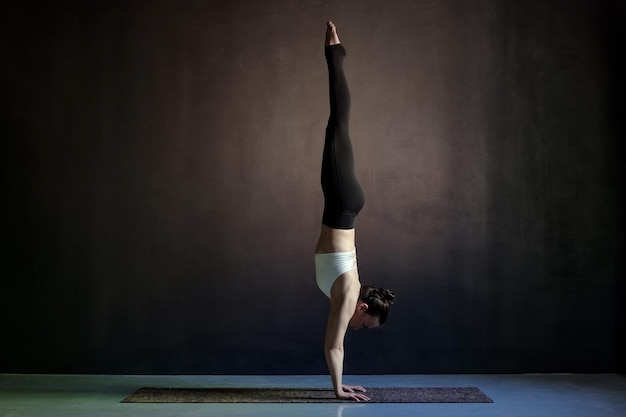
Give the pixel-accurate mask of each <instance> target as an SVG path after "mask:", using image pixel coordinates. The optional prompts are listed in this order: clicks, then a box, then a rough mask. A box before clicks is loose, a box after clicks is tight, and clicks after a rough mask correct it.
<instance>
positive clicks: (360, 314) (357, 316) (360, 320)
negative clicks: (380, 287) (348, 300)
mask: <svg viewBox="0 0 626 417" xmlns="http://www.w3.org/2000/svg"><path fill="white" fill-rule="evenodd" d="M366 311H367V304H365V303H364V302H362V301H359V303H358V304H357V305H356V309H355V311H354V314H353V315H352V318H351V319H350V322H349V323H348V325H349V326H350V327H352V328H353V329H354V330H359V329H372V328H374V327H378V326H379V324H380V322H379V319H378V317H376V316H371V315H369V314H367V313H366Z"/></svg>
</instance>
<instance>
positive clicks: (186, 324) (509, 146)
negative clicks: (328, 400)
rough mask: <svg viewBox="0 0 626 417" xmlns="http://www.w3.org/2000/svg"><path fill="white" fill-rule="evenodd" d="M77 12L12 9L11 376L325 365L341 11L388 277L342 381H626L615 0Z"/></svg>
mask: <svg viewBox="0 0 626 417" xmlns="http://www.w3.org/2000/svg"><path fill="white" fill-rule="evenodd" d="M83 3H84V2H78V1H76V2H73V3H71V2H55V3H50V4H43V3H40V4H37V3H33V2H30V3H28V4H26V5H23V6H13V9H12V10H10V11H9V12H7V13H5V15H4V16H3V18H2V20H3V22H2V29H1V31H2V40H1V41H0V45H1V47H2V57H3V61H4V62H3V64H2V66H1V69H0V71H1V72H0V74H1V76H2V84H1V85H2V88H3V97H4V100H3V101H4V102H3V110H2V114H3V116H2V136H3V137H4V139H3V143H4V145H3V153H4V158H3V159H4V161H5V162H4V163H3V182H4V193H5V198H4V199H3V200H4V204H3V205H4V208H5V210H6V215H5V220H6V221H5V226H4V227H3V230H4V232H3V236H4V241H5V245H6V246H5V249H4V250H3V251H2V255H1V256H2V287H1V288H2V291H1V293H0V294H1V295H0V299H1V305H0V313H1V314H2V317H3V319H2V320H3V331H2V343H0V372H25V373H26V372H41V373H47V372H54V373H73V372H80V373H200V374H202V373H243V374H254V373H267V374H273V373H324V372H326V366H325V363H324V358H323V352H322V339H323V333H324V326H325V314H326V310H327V303H328V302H327V300H326V299H325V297H324V296H323V295H322V294H321V293H320V292H319V290H318V289H317V287H316V285H315V282H314V270H313V255H312V253H313V248H314V244H315V241H316V238H317V233H318V231H319V223H320V218H321V208H322V201H321V198H322V195H321V190H320V187H319V165H320V162H321V149H322V143H323V132H324V127H325V123H326V118H327V114H328V103H327V86H326V81H327V78H326V68H325V63H324V58H323V49H322V44H323V38H324V27H325V26H324V25H325V21H326V20H327V19H328V18H332V19H333V20H335V21H336V23H337V25H338V27H339V31H340V36H341V39H342V41H343V43H344V45H345V46H346V48H347V49H348V53H349V57H348V60H347V61H346V70H347V73H348V77H349V81H350V84H351V88H352V98H353V113H352V115H353V117H352V129H351V130H352V135H353V142H354V147H355V152H356V157H357V165H358V175H359V177H360V178H361V180H362V183H363V186H364V189H365V192H366V197H367V204H366V207H365V209H364V210H363V211H362V213H361V216H360V217H359V220H358V224H357V231H358V233H357V246H358V251H359V267H360V274H361V278H362V281H364V282H366V283H373V284H377V285H380V286H386V287H389V288H392V289H394V290H395V291H396V293H397V295H398V301H397V303H396V305H395V306H394V309H393V311H392V314H391V316H390V320H389V322H388V324H386V325H385V326H384V328H383V329H380V330H378V331H372V332H358V333H352V332H349V333H350V334H349V335H348V336H347V340H346V349H347V359H346V372H347V373H404V372H407V373H428V372H441V373H453V372H552V371H557V372H618V371H620V372H623V371H626V366H625V361H624V357H623V352H624V351H626V346H625V344H624V341H623V330H624V328H625V313H624V307H623V304H624V294H625V291H624V284H623V274H624V258H623V255H624V250H623V248H624V246H623V242H624V233H623V229H624V222H623V214H622V210H623V200H622V196H623V194H622V193H623V188H622V185H621V182H620V180H621V175H622V173H623V169H622V164H623V158H622V156H623V145H622V139H623V136H624V129H623V127H622V126H621V124H620V123H621V117H622V116H623V114H622V113H623V112H622V110H621V107H620V106H621V104H622V100H623V99H622V97H623V94H622V93H623V92H624V82H623V81H621V79H620V77H622V76H623V75H622V74H623V71H624V65H623V58H622V57H621V55H623V53H622V52H623V43H620V42H619V39H620V36H623V29H622V28H623V25H624V8H623V6H620V5H619V4H618V2H617V1H615V2H593V1H583V0H575V1H565V0H549V1H529V2H523V3H519V4H517V3H516V2H507V1H499V0H475V1H461V0H459V1H454V0H447V1H446V0H422V1H415V0H397V1H393V2H381V1H373V0H359V1H357V0H346V1H341V2H338V1H330V0H309V1H306V0H300V1H299V0H276V1H252V0H248V1H244V0H242V1H232V2H225V1H204V2H200V1H181V2H168V1H164V0H163V1H153V2H145V3H144V2H138V1H130V2H121V1H120V2H116V1H108V2H98V4H97V5H94V3H89V4H90V5H85V4H83ZM620 47H621V52H619V51H620Z"/></svg>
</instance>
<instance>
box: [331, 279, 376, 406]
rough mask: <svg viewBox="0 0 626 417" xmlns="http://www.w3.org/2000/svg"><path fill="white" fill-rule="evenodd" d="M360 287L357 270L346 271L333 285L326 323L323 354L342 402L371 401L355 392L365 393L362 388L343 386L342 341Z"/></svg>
mask: <svg viewBox="0 0 626 417" xmlns="http://www.w3.org/2000/svg"><path fill="white" fill-rule="evenodd" d="M355 281H356V283H357V285H358V286H357V287H355V285H354V282H355ZM359 288H360V283H359V282H358V276H357V274H356V271H354V270H353V271H348V272H346V273H345V274H344V275H342V276H341V277H340V278H338V279H337V281H335V283H334V284H333V287H332V289H331V293H330V294H331V297H330V312H329V313H328V323H327V324H326V337H325V340H324V354H325V356H326V364H327V365H328V371H329V372H330V378H331V380H332V382H333V389H334V391H335V396H336V397H337V398H341V399H351V400H355V401H368V400H369V398H368V397H367V396H365V395H364V394H359V393H355V392H353V391H354V390H362V391H364V390H363V389H362V388H361V387H345V386H344V385H343V383H342V377H343V358H344V350H343V340H344V337H345V334H346V330H347V329H348V324H349V322H350V318H352V315H353V314H354V310H355V308H356V303H357V300H358V292H359Z"/></svg>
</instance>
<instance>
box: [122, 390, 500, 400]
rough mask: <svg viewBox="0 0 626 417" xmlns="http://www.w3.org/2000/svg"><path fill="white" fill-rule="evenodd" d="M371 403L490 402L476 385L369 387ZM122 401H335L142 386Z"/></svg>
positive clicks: (316, 395) (313, 393) (299, 393)
mask: <svg viewBox="0 0 626 417" xmlns="http://www.w3.org/2000/svg"><path fill="white" fill-rule="evenodd" d="M365 395H367V396H368V397H369V398H370V399H371V401H368V402H370V403H492V402H493V401H492V400H491V399H490V398H489V397H487V396H486V395H485V394H483V393H482V392H481V391H480V390H479V389H478V388H475V387H451V388H447V387H438V388H370V389H367V392H366V393H365ZM122 402H123V403H336V402H346V400H338V399H337V398H335V395H334V393H333V391H332V390H329V389H317V388H153V387H144V388H140V389H138V390H137V391H135V392H134V393H133V394H131V395H129V396H128V397H126V398H125V399H124V400H122Z"/></svg>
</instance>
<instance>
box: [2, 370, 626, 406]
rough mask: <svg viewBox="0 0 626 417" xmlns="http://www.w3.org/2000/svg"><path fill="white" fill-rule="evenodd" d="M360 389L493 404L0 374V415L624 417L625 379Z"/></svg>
mask: <svg viewBox="0 0 626 417" xmlns="http://www.w3.org/2000/svg"><path fill="white" fill-rule="evenodd" d="M345 382H346V383H348V384H359V385H363V386H365V387H367V386H369V387H389V386H406V387H438V386H444V387H445V386H448V387H450V386H457V387H458V386H475V387H478V388H479V389H480V390H482V391H483V392H484V393H485V394H487V395H488V396H489V397H490V398H491V399H492V400H493V401H494V403H493V404H357V403H354V404H353V403H346V404H127V403H120V401H121V400H122V399H124V398H125V397H126V396H127V395H129V394H130V393H132V392H133V391H134V390H136V389H137V388H140V387H143V386H169V387H215V386H230V387H311V388H315V387H327V386H328V376H115V375H8V374H4V375H3V374H0V417H38V416H45V417H73V416H102V417H106V416H116V417H130V416H138V417H139V416H146V417H147V416H150V417H162V416H163V417H164V416H168V417H169V416H172V417H173V416H181V417H183V416H194V417H196V416H197V417H244V416H255V417H262V416H272V417H281V416H289V417H292V416H298V417H300V416H304V417H306V416H311V417H313V416H314V417H353V416H354V417H357V416H358V417H369V416H376V417H387V416H420V417H437V416H459V417H460V416H463V417H470V416H480V417H489V416H499V417H504V416H506V417H516V416H520V417H521V416H524V417H543V416H545V417H558V416H564V417H565V416H567V417H579V416H585V417H626V377H625V376H623V375H611V374H601V375H579V374H575V375H571V374H564V375H561V374H559V375H554V374H532V375H383V376H381V375H376V376H354V377H351V376H347V377H345Z"/></svg>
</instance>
